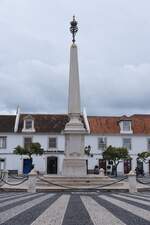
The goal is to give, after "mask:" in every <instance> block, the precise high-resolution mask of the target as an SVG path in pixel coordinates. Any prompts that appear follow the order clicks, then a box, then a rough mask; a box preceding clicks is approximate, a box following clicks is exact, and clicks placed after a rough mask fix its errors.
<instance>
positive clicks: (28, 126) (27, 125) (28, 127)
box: [25, 120, 32, 130]
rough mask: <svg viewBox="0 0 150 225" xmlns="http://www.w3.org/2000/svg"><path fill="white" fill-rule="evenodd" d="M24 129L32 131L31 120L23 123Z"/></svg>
mask: <svg viewBox="0 0 150 225" xmlns="http://www.w3.org/2000/svg"><path fill="white" fill-rule="evenodd" d="M25 129H27V130H28V129H32V120H26V121H25Z"/></svg>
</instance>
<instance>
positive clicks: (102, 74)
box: [0, 0, 150, 115]
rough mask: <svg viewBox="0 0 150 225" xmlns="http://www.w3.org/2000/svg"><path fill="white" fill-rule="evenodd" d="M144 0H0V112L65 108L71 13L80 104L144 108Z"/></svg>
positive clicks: (96, 111) (147, 29)
mask: <svg viewBox="0 0 150 225" xmlns="http://www.w3.org/2000/svg"><path fill="white" fill-rule="evenodd" d="M149 12H150V0H142V1H141V0H92V1H91V0H86V1H85V0H83V1H81V0H54V1H52V0H0V113H14V112H15V111H16V107H17V105H18V104H19V105H20V107H21V111H22V112H37V113H40V112H45V113H66V112H67V95H68V76H69V72H68V71H69V51H70V49H69V48H70V44H71V34H70V33H69V22H70V21H71V20H72V15H73V14H75V15H76V18H77V20H78V23H79V24H78V25H79V32H78V34H77V37H76V39H77V45H78V55H79V69H80V87H81V98H82V107H84V106H85V107H86V110H87V113H88V114H89V115H122V114H127V115H130V114H135V113H150V13H149Z"/></svg>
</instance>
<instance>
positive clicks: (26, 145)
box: [24, 137, 32, 150]
mask: <svg viewBox="0 0 150 225" xmlns="http://www.w3.org/2000/svg"><path fill="white" fill-rule="evenodd" d="M31 144H32V138H31V137H25V138H24V148H25V149H27V150H30V147H31Z"/></svg>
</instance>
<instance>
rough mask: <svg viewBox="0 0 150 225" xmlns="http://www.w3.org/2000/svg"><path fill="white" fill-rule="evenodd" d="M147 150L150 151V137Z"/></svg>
mask: <svg viewBox="0 0 150 225" xmlns="http://www.w3.org/2000/svg"><path fill="white" fill-rule="evenodd" d="M147 150H148V151H150V138H149V139H148V140H147Z"/></svg>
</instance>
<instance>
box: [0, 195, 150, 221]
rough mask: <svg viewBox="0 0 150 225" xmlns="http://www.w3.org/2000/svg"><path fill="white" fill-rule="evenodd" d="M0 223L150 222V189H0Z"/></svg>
mask: <svg viewBox="0 0 150 225" xmlns="http://www.w3.org/2000/svg"><path fill="white" fill-rule="evenodd" d="M0 224H1V225H125V224H126V225H150V192H143V193H136V194H130V193H117V192H111V193H108V192H90V193H87V192H79V193H78V192H69V193H65V192H61V193H34V194H31V193H30V194H29V193H26V192H0Z"/></svg>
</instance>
